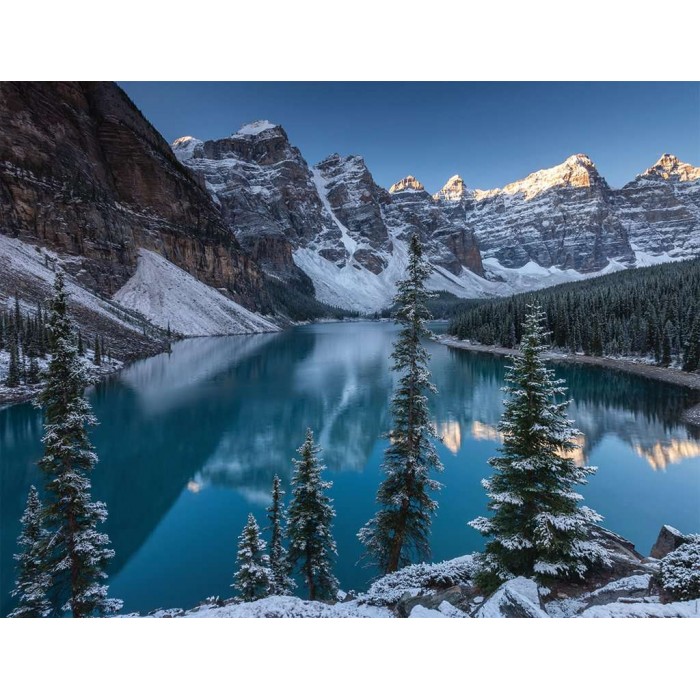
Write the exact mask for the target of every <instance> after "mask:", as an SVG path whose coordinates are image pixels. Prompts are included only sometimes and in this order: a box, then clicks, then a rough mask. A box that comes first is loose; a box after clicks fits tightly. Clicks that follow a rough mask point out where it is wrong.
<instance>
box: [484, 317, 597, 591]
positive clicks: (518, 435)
mask: <svg viewBox="0 0 700 700" xmlns="http://www.w3.org/2000/svg"><path fill="white" fill-rule="evenodd" d="M543 320H544V314H543V313H542V311H541V307H539V306H537V305H533V306H531V307H530V308H529V312H528V315H527V318H526V319H525V324H524V329H523V340H522V344H521V350H522V357H514V358H513V365H512V367H510V368H509V370H508V373H507V375H506V381H507V383H508V385H507V386H506V388H505V391H506V393H507V394H508V395H509V398H508V399H507V400H506V402H505V410H504V413H503V417H502V418H501V421H500V423H499V430H500V431H501V432H502V434H503V436H504V442H503V447H502V448H501V450H500V451H501V454H500V456H498V457H493V458H491V459H490V460H489V464H490V465H491V466H492V467H493V468H494V470H495V472H496V473H495V474H494V475H493V476H492V477H491V478H490V479H484V481H483V482H482V483H483V485H484V488H485V489H486V491H487V493H488V495H489V498H490V502H489V509H490V510H491V511H493V515H492V516H491V517H490V518H486V517H479V518H476V519H475V520H473V521H472V522H471V523H470V524H471V525H472V526H473V527H475V528H476V529H477V530H478V531H479V532H481V533H482V534H483V535H485V536H489V537H491V539H490V540H489V542H488V543H487V544H486V548H485V553H484V554H483V555H481V556H480V572H479V574H478V576H477V581H478V583H479V584H480V585H482V586H483V587H484V588H487V589H488V588H493V587H495V586H496V585H498V584H499V583H501V582H502V581H505V580H507V579H509V578H512V577H513V576H533V575H539V576H541V577H554V578H561V577H570V576H583V575H584V573H585V572H586V571H587V570H588V569H589V567H590V566H591V565H592V564H593V563H595V562H604V561H606V555H605V551H604V550H603V549H602V548H601V547H600V546H599V545H598V544H596V543H595V542H592V541H590V535H589V531H590V525H591V524H592V523H595V522H598V521H600V520H602V518H601V516H600V515H598V514H597V513H596V512H595V511H593V510H591V509H590V508H588V507H586V506H581V505H580V504H579V501H580V500H581V496H580V495H579V494H578V493H576V492H575V491H574V488H575V487H576V486H579V485H582V484H585V483H586V477H587V476H589V475H590V474H593V473H595V471H596V468H595V467H590V466H580V465H577V464H576V462H575V461H574V460H573V459H572V458H571V456H569V455H570V454H571V453H572V451H573V450H575V449H578V448H577V445H576V443H575V439H576V437H577V436H578V435H580V432H579V431H578V430H576V429H575V428H574V427H573V424H572V421H570V420H569V419H568V418H567V416H566V409H567V406H568V405H569V403H570V402H569V401H559V402H557V400H556V399H557V397H559V396H562V395H563V394H565V393H566V388H565V387H564V385H563V382H562V381H561V380H556V379H554V377H553V375H554V371H553V370H551V369H549V368H547V367H546V366H545V364H544V362H543V360H542V358H541V357H540V354H541V353H542V351H543V350H545V349H546V346H545V345H544V339H545V336H546V334H545V333H544V332H543V331H542V328H541V324H542V322H543Z"/></svg>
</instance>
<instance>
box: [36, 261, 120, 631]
mask: <svg viewBox="0 0 700 700" xmlns="http://www.w3.org/2000/svg"><path fill="white" fill-rule="evenodd" d="M49 329H50V334H51V361H50V363H49V367H48V372H47V374H46V386H45V387H44V389H43V391H42V392H41V394H40V396H39V399H38V404H39V405H40V406H41V407H42V408H43V410H44V437H43V439H42V441H43V443H44V456H43V457H42V459H41V460H40V461H39V466H40V467H41V469H42V471H43V472H44V475H45V478H46V482H47V483H46V507H45V524H46V528H47V530H48V536H47V538H46V541H45V543H44V546H45V560H46V566H47V567H48V571H49V573H50V575H51V579H52V582H51V590H50V593H49V600H51V602H52V603H53V606H54V610H56V611H59V610H62V611H64V612H70V613H71V614H72V615H73V616H74V617H89V616H94V615H104V614H109V613H112V612H115V611H116V610H118V609H119V608H120V607H121V601H119V600H114V599H109V598H108V597H107V586H106V585H105V584H104V583H102V581H103V580H104V579H105V578H106V577H107V575H106V573H105V567H106V564H107V562H108V561H109V560H110V559H111V558H112V557H113V556H114V552H113V551H112V550H111V549H110V548H109V538H108V536H107V535H106V534H104V533H101V532H99V531H98V530H97V527H98V525H99V524H100V523H103V522H104V521H105V520H106V518H107V509H106V507H105V505H104V504H103V503H100V502H93V501H92V500H91V496H90V489H91V484H90V473H91V472H92V470H93V468H94V466H95V464H96V463H97V456H96V455H95V454H94V452H93V449H92V445H91V444H90V441H89V439H88V435H87V426H90V425H94V424H95V423H96V420H95V418H94V416H93V414H92V412H91V410H90V405H89V404H88V402H87V401H86V400H85V399H84V398H83V393H84V390H85V387H86V385H87V377H86V375H85V371H84V369H83V366H82V364H81V362H80V359H79V357H78V349H77V346H76V338H75V333H74V331H73V328H72V324H71V322H70V319H69V318H68V309H67V295H66V291H65V287H64V281H63V274H62V273H61V272H59V273H57V275H56V281H55V285H54V297H53V299H52V301H51V314H50V321H49Z"/></svg>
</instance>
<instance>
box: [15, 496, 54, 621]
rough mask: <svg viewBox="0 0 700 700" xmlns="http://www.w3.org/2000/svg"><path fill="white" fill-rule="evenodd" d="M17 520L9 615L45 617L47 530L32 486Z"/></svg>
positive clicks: (48, 579) (48, 610)
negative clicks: (14, 602) (12, 605)
mask: <svg viewBox="0 0 700 700" xmlns="http://www.w3.org/2000/svg"><path fill="white" fill-rule="evenodd" d="M20 522H21V523H22V532H21V533H20V536H19V537H18V538H17V546H18V547H19V553H18V554H15V555H14V558H15V561H16V562H17V582H16V584H15V589H14V590H13V591H12V595H13V596H14V597H15V598H17V607H15V609H14V610H13V611H12V612H11V613H10V617H48V616H49V615H51V603H49V599H48V597H47V592H48V590H49V587H50V585H51V576H50V575H49V574H48V572H47V571H46V567H45V566H44V561H45V559H44V552H43V549H42V547H43V543H45V542H46V539H47V534H48V533H47V532H46V530H45V529H44V524H43V513H42V505H41V501H40V499H39V494H38V492H37V490H36V488H35V487H34V486H31V487H30V488H29V495H28V496H27V507H26V508H25V510H24V515H23V516H22V519H21V521H20Z"/></svg>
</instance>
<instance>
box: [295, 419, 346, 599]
mask: <svg viewBox="0 0 700 700" xmlns="http://www.w3.org/2000/svg"><path fill="white" fill-rule="evenodd" d="M320 449H321V448H320V447H317V446H316V445H315V444H314V434H313V432H312V431H311V429H310V428H309V429H307V431H306V439H305V440H304V443H303V444H302V446H301V447H300V448H299V449H298V450H297V451H298V453H299V455H300V457H301V458H300V459H295V460H294V466H295V470H294V476H293V477H292V487H293V490H292V501H291V503H290V505H289V509H288V511H287V537H288V538H289V563H290V566H291V567H292V569H294V568H298V570H299V572H300V573H301V575H302V576H303V577H304V581H305V582H306V585H307V588H308V591H309V600H330V599H332V598H333V597H334V596H335V594H336V592H337V591H338V581H337V579H336V578H335V576H334V575H333V565H332V557H333V556H334V555H336V554H337V549H336V545H335V540H334V539H333V534H332V532H331V523H332V522H333V518H334V516H335V511H334V510H333V506H332V503H333V501H332V499H331V498H330V497H329V496H327V495H326V493H325V492H326V490H327V489H329V488H330V487H331V486H332V483H331V482H328V481H324V480H323V479H322V478H321V474H322V473H323V471H324V470H325V467H324V466H323V464H322V463H321V461H320V460H319V457H318V453H319V452H320Z"/></svg>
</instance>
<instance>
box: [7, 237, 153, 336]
mask: <svg viewBox="0 0 700 700" xmlns="http://www.w3.org/2000/svg"><path fill="white" fill-rule="evenodd" d="M69 261H70V262H76V261H80V258H75V257H73V258H70V257H68V256H58V255H57V254H56V253H54V252H53V251H51V250H48V249H46V248H41V247H39V246H33V245H29V244H28V243H24V242H22V241H20V240H19V239H18V238H9V237H8V236H4V235H2V234H0V271H1V274H2V277H3V278H4V279H0V303H2V302H3V301H4V302H5V303H8V302H9V301H13V300H14V295H15V294H17V295H18V297H19V303H20V308H21V309H22V311H23V312H24V313H34V312H35V311H36V304H35V303H34V302H33V301H32V302H29V301H28V300H27V298H26V296H24V295H23V294H22V289H23V288H25V287H26V288H30V289H34V290H38V291H39V294H40V297H41V298H42V301H43V300H44V299H47V298H49V297H50V296H51V294H52V288H53V283H54V279H55V276H56V269H59V268H61V267H62V266H63V264H64V263H65V262H69ZM6 285H7V286H6ZM66 291H67V292H68V298H69V300H70V303H71V306H78V307H83V308H84V309H86V310H87V311H89V312H93V313H96V314H99V315H100V316H106V317H107V318H108V320H109V321H110V322H111V323H116V324H118V325H120V326H122V327H124V328H126V329H128V330H130V331H134V332H137V333H139V334H140V333H142V331H143V329H142V324H141V321H140V320H139V319H137V318H136V317H130V316H129V315H127V314H124V313H123V312H121V310H120V309H119V307H118V306H117V305H116V304H113V303H112V302H110V301H109V300H108V299H103V298H101V297H99V296H97V295H96V294H93V293H92V292H90V291H88V290H87V289H85V288H84V287H81V286H80V285H79V284H77V283H76V282H75V280H74V279H73V278H72V277H71V276H70V275H66Z"/></svg>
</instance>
